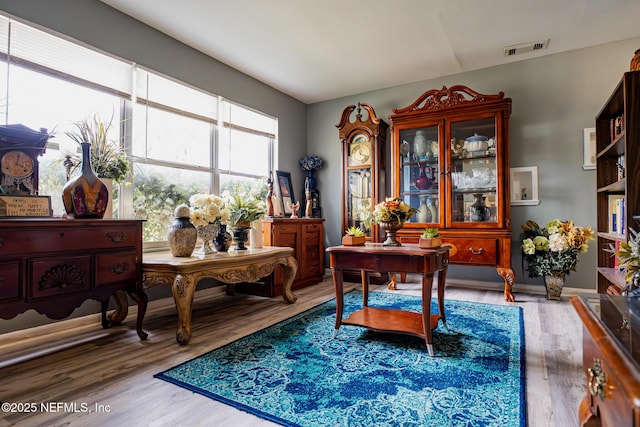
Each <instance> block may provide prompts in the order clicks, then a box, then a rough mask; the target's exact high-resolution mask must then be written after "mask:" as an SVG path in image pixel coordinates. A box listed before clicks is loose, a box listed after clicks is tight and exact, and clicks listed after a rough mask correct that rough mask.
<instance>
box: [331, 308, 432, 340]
mask: <svg viewBox="0 0 640 427" xmlns="http://www.w3.org/2000/svg"><path fill="white" fill-rule="evenodd" d="M439 320H440V315H439V314H432V315H431V318H430V322H429V324H430V326H431V329H432V330H433V329H435V328H437V327H438V321H439ZM340 323H341V324H342V325H352V326H363V327H365V328H368V329H371V330H373V331H376V332H396V333H399V334H408V335H415V336H417V337H420V338H426V335H425V331H424V327H423V325H422V314H421V313H416V312H413V311H406V310H394V309H387V308H376V307H364V308H362V309H361V310H358V311H356V312H353V313H351V315H349V317H347V318H346V319H344V320H343V321H342V322H340Z"/></svg>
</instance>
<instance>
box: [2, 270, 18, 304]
mask: <svg viewBox="0 0 640 427" xmlns="http://www.w3.org/2000/svg"><path fill="white" fill-rule="evenodd" d="M18 297H20V262H19V261H10V262H3V263H0V299H12V298H18Z"/></svg>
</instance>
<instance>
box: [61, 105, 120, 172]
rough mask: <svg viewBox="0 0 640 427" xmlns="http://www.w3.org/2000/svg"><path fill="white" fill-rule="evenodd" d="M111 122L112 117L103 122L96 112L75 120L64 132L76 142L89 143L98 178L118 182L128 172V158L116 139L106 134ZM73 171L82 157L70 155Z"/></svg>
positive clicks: (94, 169)
mask: <svg viewBox="0 0 640 427" xmlns="http://www.w3.org/2000/svg"><path fill="white" fill-rule="evenodd" d="M112 123H113V117H111V119H110V120H109V121H108V122H103V121H102V119H101V118H100V116H99V115H98V114H94V115H93V117H91V118H86V119H84V120H81V121H78V122H75V123H74V124H73V126H74V127H75V129H74V130H73V131H69V132H65V134H66V135H67V136H68V137H69V138H71V139H72V140H74V141H75V142H77V143H78V144H80V143H83V142H88V143H90V144H91V166H92V167H93V171H94V172H95V173H96V175H97V176H98V178H100V179H112V180H113V182H115V183H116V184H119V183H120V182H122V181H123V180H124V178H125V177H126V176H127V173H129V169H130V167H129V160H127V154H126V153H125V152H124V151H122V150H121V149H120V146H119V145H118V142H117V141H114V140H112V139H109V137H108V134H109V130H110V129H111V126H112ZM70 160H71V162H72V168H71V170H72V171H74V170H76V169H78V168H79V167H80V164H81V163H82V158H81V157H80V156H77V155H75V156H71V159H70Z"/></svg>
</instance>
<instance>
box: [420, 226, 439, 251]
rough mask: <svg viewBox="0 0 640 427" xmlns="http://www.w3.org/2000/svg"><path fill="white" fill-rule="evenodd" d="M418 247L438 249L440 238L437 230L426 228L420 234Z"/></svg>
mask: <svg viewBox="0 0 640 427" xmlns="http://www.w3.org/2000/svg"><path fill="white" fill-rule="evenodd" d="M418 245H419V246H420V248H422V249H432V248H438V247H440V246H441V245H442V238H441V237H440V232H439V230H438V229H437V228H434V227H427V228H425V229H424V231H423V232H422V236H420V240H419V242H418Z"/></svg>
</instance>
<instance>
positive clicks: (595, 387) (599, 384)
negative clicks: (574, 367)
mask: <svg viewBox="0 0 640 427" xmlns="http://www.w3.org/2000/svg"><path fill="white" fill-rule="evenodd" d="M587 371H588V372H589V381H588V384H587V385H588V387H589V393H590V394H591V396H593V397H596V396H600V398H601V399H604V398H605V387H606V384H607V377H606V375H605V374H604V371H603V370H602V362H601V361H600V360H598V359H597V358H594V359H593V367H592V368H589V369H588V370H587Z"/></svg>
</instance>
